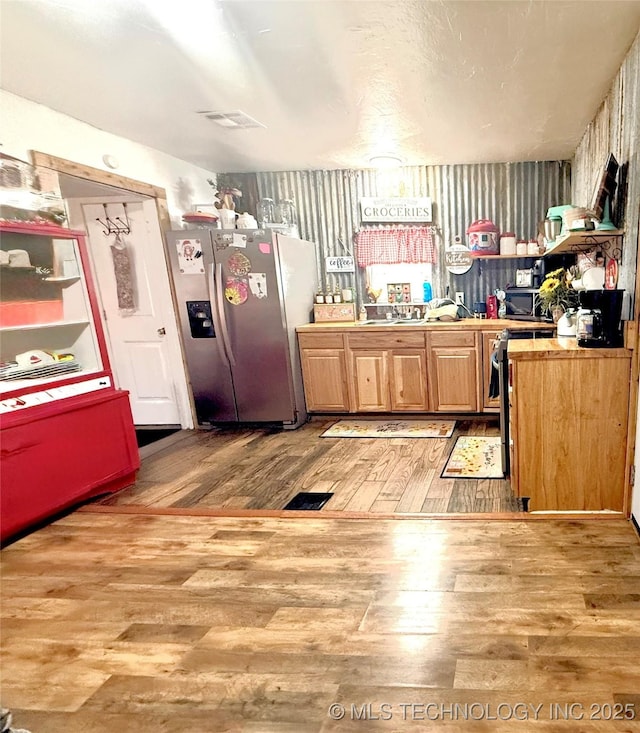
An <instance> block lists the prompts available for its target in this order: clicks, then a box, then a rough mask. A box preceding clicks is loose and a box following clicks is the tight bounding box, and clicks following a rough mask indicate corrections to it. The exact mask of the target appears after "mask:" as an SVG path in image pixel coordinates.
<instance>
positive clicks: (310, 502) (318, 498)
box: [285, 491, 333, 511]
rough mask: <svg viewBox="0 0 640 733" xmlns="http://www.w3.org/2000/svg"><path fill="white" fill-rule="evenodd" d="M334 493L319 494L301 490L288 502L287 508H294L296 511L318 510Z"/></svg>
mask: <svg viewBox="0 0 640 733" xmlns="http://www.w3.org/2000/svg"><path fill="white" fill-rule="evenodd" d="M332 496H333V494H321V493H320V492H318V493H317V494H315V493H313V492H307V491H301V492H300V493H299V494H296V495H295V496H294V497H293V499H291V501H290V502H289V503H288V504H287V506H286V507H285V509H293V510H295V511H318V509H322V507H323V506H324V505H325V504H326V503H327V502H328V501H329V499H330V498H331V497H332Z"/></svg>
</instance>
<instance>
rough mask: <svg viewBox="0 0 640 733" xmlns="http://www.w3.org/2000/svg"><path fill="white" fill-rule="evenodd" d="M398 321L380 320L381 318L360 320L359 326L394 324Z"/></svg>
mask: <svg viewBox="0 0 640 733" xmlns="http://www.w3.org/2000/svg"><path fill="white" fill-rule="evenodd" d="M397 323H398V321H395V320H391V321H382V320H375V319H374V320H371V321H360V325H361V326H395V325H396V324H397Z"/></svg>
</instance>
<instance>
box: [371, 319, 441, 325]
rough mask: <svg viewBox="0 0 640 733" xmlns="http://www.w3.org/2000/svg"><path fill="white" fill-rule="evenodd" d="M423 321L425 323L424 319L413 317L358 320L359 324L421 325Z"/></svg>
mask: <svg viewBox="0 0 640 733" xmlns="http://www.w3.org/2000/svg"><path fill="white" fill-rule="evenodd" d="M425 323H427V321H426V320H424V319H416V320H414V319H413V318H400V319H392V320H391V321H382V320H377V321H376V320H370V321H360V325H361V326H423V325H424V324H425Z"/></svg>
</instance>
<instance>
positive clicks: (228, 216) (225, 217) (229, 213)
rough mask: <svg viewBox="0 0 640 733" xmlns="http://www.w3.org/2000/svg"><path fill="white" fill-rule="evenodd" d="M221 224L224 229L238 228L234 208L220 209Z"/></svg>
mask: <svg viewBox="0 0 640 733" xmlns="http://www.w3.org/2000/svg"><path fill="white" fill-rule="evenodd" d="M219 212H220V224H221V225H222V228H223V229H235V228H236V212H235V211H234V210H233V209H219Z"/></svg>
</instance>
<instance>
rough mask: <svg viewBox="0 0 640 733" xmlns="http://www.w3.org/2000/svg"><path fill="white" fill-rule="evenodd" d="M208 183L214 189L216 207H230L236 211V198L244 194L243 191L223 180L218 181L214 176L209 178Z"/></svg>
mask: <svg viewBox="0 0 640 733" xmlns="http://www.w3.org/2000/svg"><path fill="white" fill-rule="evenodd" d="M207 183H208V184H209V185H210V186H211V188H212V189H213V190H214V195H215V200H214V205H215V207H216V209H230V210H231V211H234V210H235V208H236V202H235V198H236V197H237V198H240V197H241V196H242V191H241V190H240V189H239V188H235V187H234V186H227V185H225V184H224V183H223V182H220V183H216V182H215V181H214V180H213V179H212V178H207Z"/></svg>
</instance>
